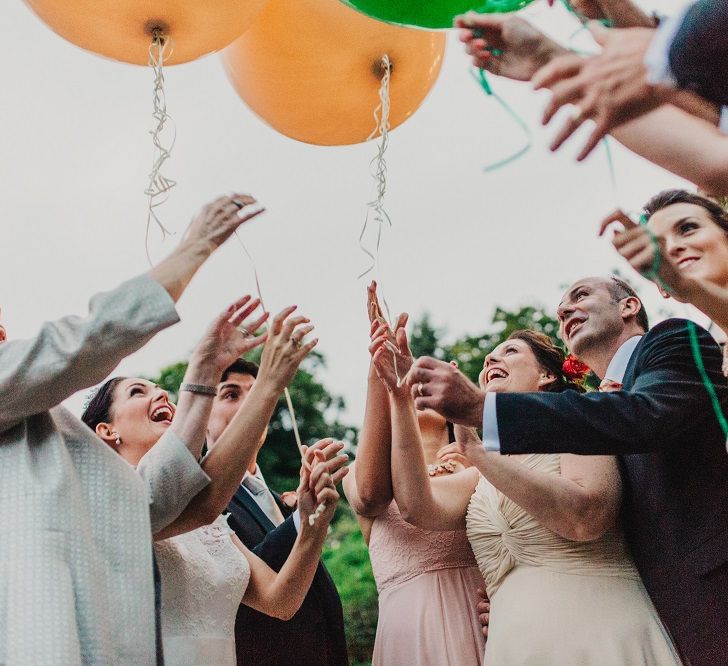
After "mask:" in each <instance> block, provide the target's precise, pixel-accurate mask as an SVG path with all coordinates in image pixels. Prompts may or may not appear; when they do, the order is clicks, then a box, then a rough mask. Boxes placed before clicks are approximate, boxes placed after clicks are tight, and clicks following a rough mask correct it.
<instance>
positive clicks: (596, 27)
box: [587, 21, 609, 46]
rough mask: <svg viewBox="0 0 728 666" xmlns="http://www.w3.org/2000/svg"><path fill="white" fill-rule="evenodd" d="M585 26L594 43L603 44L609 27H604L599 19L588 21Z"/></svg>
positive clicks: (607, 35)
mask: <svg viewBox="0 0 728 666" xmlns="http://www.w3.org/2000/svg"><path fill="white" fill-rule="evenodd" d="M587 27H588V28H589V32H591V34H592V37H594V40H595V41H596V43H597V44H599V45H600V46H605V45H606V43H607V38H608V37H609V28H606V27H604V26H603V25H602V24H601V23H599V21H589V23H587Z"/></svg>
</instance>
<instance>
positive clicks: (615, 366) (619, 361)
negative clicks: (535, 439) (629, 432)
mask: <svg viewBox="0 0 728 666" xmlns="http://www.w3.org/2000/svg"><path fill="white" fill-rule="evenodd" d="M641 339H642V336H641V335H635V336H633V337H631V338H630V339H629V340H626V341H625V342H623V343H622V345H621V347H620V348H619V349H618V350H617V352H616V354H614V356H612V360H611V361H610V362H609V365H608V366H607V371H606V372H605V373H604V379H610V380H612V381H614V382H619V383H620V384H621V383H622V381H623V379H624V373H625V371H626V370H627V365H628V364H629V361H630V359H631V358H632V354H634V350H635V347H637V344H638V343H639V341H640V340H641ZM497 396H498V394H497V393H486V394H485V405H484V406H483V446H484V447H485V450H486V451H497V452H499V453H500V448H501V447H500V436H499V434H498V413H497V411H496V402H495V401H496V398H497Z"/></svg>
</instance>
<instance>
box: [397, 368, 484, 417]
mask: <svg viewBox="0 0 728 666" xmlns="http://www.w3.org/2000/svg"><path fill="white" fill-rule="evenodd" d="M407 383H408V384H409V386H410V390H411V391H412V397H413V398H414V399H415V407H416V408H417V409H419V410H424V409H434V410H435V411H436V412H438V413H439V414H442V416H444V417H445V418H446V419H447V420H448V421H451V422H452V423H456V424H458V423H459V424H461V425H469V426H476V427H477V426H480V425H481V424H482V422H483V405H484V402H485V392H484V391H482V390H481V389H480V388H478V387H477V386H476V385H475V384H473V382H471V381H470V380H469V379H468V378H467V377H466V376H465V375H464V374H463V373H462V372H460V370H458V369H457V368H456V367H455V366H454V365H452V364H451V363H446V362H445V361H439V360H437V359H434V358H430V357H428V356H422V357H420V358H418V359H417V360H416V361H415V362H414V364H413V365H412V368H411V369H410V371H409V373H408V374H407Z"/></svg>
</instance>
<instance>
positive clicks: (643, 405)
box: [496, 319, 728, 666]
mask: <svg viewBox="0 0 728 666" xmlns="http://www.w3.org/2000/svg"><path fill="white" fill-rule="evenodd" d="M696 328H697V331H698V336H699V341H700V348H701V352H702V357H703V359H704V363H705V367H706V370H707V372H708V374H709V376H710V379H711V381H712V382H713V384H714V385H715V387H716V390H717V393H718V395H719V397H720V401H721V404H722V407H723V410H724V412H726V411H728V388H727V387H726V380H725V378H724V377H723V376H722V374H721V371H720V367H721V353H720V349H719V347H718V345H717V344H716V343H715V341H714V340H713V339H712V338H711V337H710V334H709V333H708V332H707V331H705V330H704V329H702V328H700V327H696ZM496 410H497V414H498V431H499V437H500V444H501V452H502V453H579V454H586V455H599V454H611V455H614V454H617V455H619V464H620V470H621V473H622V479H623V484H624V500H623V508H622V517H623V523H624V527H625V532H626V534H627V539H628V541H629V544H630V547H631V549H632V553H633V555H634V558H635V561H636V563H637V567H638V569H639V571H640V574H641V576H642V579H643V580H644V583H645V587H646V588H647V591H648V592H649V594H650V596H651V598H652V600H653V602H654V604H655V606H656V608H657V610H658V612H659V614H660V616H661V618H662V620H663V622H664V623H665V624H666V626H667V627H668V629H669V630H670V632H671V634H672V636H673V638H674V640H675V642H676V644H677V646H678V649H679V650H680V651H681V653H682V654H683V656H684V657H686V658H687V659H689V660H690V663H691V664H692V666H702V665H703V664H705V665H706V666H707V665H710V666H713V665H714V664H726V663H728V454H727V453H726V440H725V437H724V436H723V433H722V431H721V429H720V426H719V425H718V422H717V420H716V417H715V414H714V411H713V409H712V407H711V403H710V400H709V398H708V395H707V392H706V390H705V387H704V386H703V383H702V381H701V380H700V376H699V374H698V370H697V368H696V365H695V362H694V360H693V356H692V353H691V348H690V341H689V337H688V332H687V328H686V322H685V321H684V320H682V319H671V320H668V321H665V322H662V323H661V324H658V325H657V326H655V327H654V328H653V329H652V330H651V331H649V332H648V333H647V334H646V335H645V336H644V337H643V338H642V340H641V341H640V343H639V344H638V346H637V348H636V349H635V351H634V353H633V355H632V358H631V359H630V362H629V365H628V366H627V370H626V373H625V377H624V380H623V390H622V391H620V392H618V393H587V394H579V393H576V392H574V391H566V392H564V393H522V394H517V393H510V394H509V393H502V394H499V395H498V397H497V401H496Z"/></svg>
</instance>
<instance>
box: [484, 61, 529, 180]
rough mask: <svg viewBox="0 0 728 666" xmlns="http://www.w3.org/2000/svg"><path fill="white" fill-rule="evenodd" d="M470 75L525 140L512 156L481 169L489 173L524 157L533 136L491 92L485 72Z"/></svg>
mask: <svg viewBox="0 0 728 666" xmlns="http://www.w3.org/2000/svg"><path fill="white" fill-rule="evenodd" d="M492 53H493V55H500V53H501V52H500V51H499V50H498V49H493V51H492ZM470 73H471V74H472V76H473V78H474V79H475V80H476V81H477V82H478V83H479V84H480V87H481V88H482V89H483V91H484V92H485V94H486V95H488V96H489V97H492V98H493V99H494V100H495V101H496V102H497V103H498V104H499V105H500V106H501V108H503V110H504V111H505V112H506V113H507V114H508V115H509V116H510V117H511V118H512V119H513V120H514V121H515V123H516V124H517V125H518V126H519V127H520V128H521V130H523V134H524V135H525V139H526V143H525V144H524V145H523V146H521V147H520V148H519V149H518V150H516V151H515V152H514V153H513V154H512V155H509V156H508V157H504V158H503V159H502V160H498V161H497V162H493V163H491V164H488V165H487V166H485V167H483V171H485V172H486V173H487V172H489V171H495V170H496V169H500V168H501V167H504V166H506V165H507V164H510V163H511V162H514V161H515V160H517V159H518V158H519V157H521V156H523V155H525V154H526V153H527V152H528V151H529V150H530V149H531V144H532V143H533V136H532V134H531V130H530V128H529V127H528V125H527V124H526V122H525V121H524V120H523V118H521V116H519V115H518V113H516V111H514V110H513V108H512V107H511V106H510V104H508V102H506V101H505V100H504V99H503V98H502V97H501V96H500V95H498V94H497V93H496V92H494V91H493V88H492V87H491V85H490V82H489V81H488V77H487V76H486V74H485V70H483V69H479V70H478V73H477V74H476V73H475V72H474V71H473V70H471V72H470Z"/></svg>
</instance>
